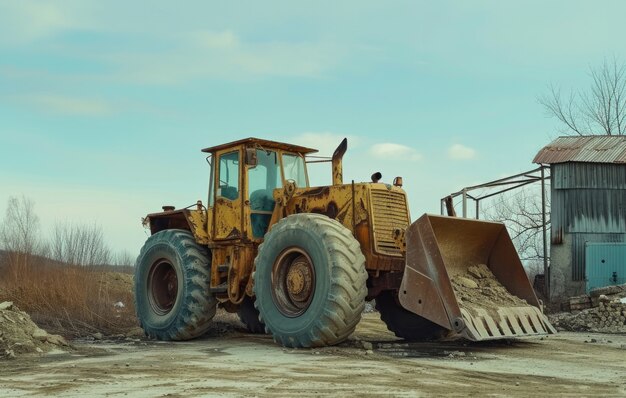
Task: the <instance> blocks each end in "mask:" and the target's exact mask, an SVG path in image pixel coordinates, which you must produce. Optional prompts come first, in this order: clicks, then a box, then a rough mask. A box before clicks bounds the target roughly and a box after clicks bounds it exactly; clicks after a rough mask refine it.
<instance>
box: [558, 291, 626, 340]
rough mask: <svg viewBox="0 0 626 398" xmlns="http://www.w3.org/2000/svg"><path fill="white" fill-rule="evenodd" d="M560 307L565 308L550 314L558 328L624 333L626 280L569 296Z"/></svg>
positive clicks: (625, 321)
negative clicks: (583, 293) (622, 282)
mask: <svg viewBox="0 0 626 398" xmlns="http://www.w3.org/2000/svg"><path fill="white" fill-rule="evenodd" d="M562 308H563V310H565V311H566V312H561V313H558V314H552V315H549V318H550V322H552V324H553V325H554V327H556V328H557V330H569V331H575V332H596V333H626V284H624V285H617V286H606V287H603V288H599V289H595V290H592V291H591V292H590V293H589V294H588V295H582V296H577V297H572V298H570V299H569V300H567V301H566V302H565V303H564V305H563V306H562Z"/></svg>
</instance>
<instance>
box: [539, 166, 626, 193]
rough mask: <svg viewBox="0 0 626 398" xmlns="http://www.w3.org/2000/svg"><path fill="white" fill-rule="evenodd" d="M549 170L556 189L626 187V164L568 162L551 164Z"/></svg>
mask: <svg viewBox="0 0 626 398" xmlns="http://www.w3.org/2000/svg"><path fill="white" fill-rule="evenodd" d="M550 171H551V173H552V181H553V185H554V187H555V188H556V189H568V188H600V189H626V164H623V165H621V164H601V163H575V162H568V163H559V164H555V165H552V167H551V168H550Z"/></svg>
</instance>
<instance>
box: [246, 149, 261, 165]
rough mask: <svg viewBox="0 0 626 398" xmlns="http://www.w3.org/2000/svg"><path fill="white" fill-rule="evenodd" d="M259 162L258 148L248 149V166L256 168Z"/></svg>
mask: <svg viewBox="0 0 626 398" xmlns="http://www.w3.org/2000/svg"><path fill="white" fill-rule="evenodd" d="M258 163H259V160H258V159H257V157H256V148H246V164H247V165H248V166H252V167H254V166H256V165H257V164H258Z"/></svg>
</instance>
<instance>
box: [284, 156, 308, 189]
mask: <svg viewBox="0 0 626 398" xmlns="http://www.w3.org/2000/svg"><path fill="white" fill-rule="evenodd" d="M283 171H284V173H285V180H294V181H295V182H296V186H298V187H308V184H307V180H306V171H305V168H304V159H303V158H302V156H298V155H292V154H288V153H284V154H283Z"/></svg>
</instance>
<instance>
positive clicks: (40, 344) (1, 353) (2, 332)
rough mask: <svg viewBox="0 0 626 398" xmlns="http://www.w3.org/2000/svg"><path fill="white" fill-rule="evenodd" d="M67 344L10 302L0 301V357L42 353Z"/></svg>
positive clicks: (9, 357) (10, 357) (6, 357)
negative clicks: (41, 327)
mask: <svg viewBox="0 0 626 398" xmlns="http://www.w3.org/2000/svg"><path fill="white" fill-rule="evenodd" d="M67 345H68V344H67V341H65V339H64V338H63V337H61V336H58V335H54V334H48V332H46V331H45V330H43V329H40V328H39V327H38V326H37V325H35V323H33V321H32V320H31V319H30V316H29V315H28V314H27V313H25V312H22V311H20V310H19V309H18V308H17V307H16V306H15V305H13V303H12V302H10V301H5V302H2V303H0V359H12V358H15V357H16V356H17V355H20V354H29V353H44V352H48V351H51V350H53V349H55V348H59V347H60V346H67Z"/></svg>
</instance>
